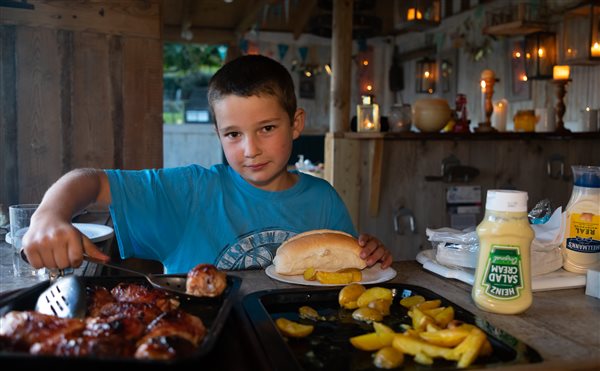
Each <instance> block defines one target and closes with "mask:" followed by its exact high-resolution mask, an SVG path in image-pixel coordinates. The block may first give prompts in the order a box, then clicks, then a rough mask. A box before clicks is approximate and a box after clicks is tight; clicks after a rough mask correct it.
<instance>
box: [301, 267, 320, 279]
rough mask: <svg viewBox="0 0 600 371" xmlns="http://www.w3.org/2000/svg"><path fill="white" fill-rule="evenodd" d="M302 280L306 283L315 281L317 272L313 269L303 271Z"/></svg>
mask: <svg viewBox="0 0 600 371" xmlns="http://www.w3.org/2000/svg"><path fill="white" fill-rule="evenodd" d="M303 276H304V279H305V280H307V281H315V280H316V279H317V271H316V270H315V268H312V267H311V268H307V269H306V270H305V271H304V274H303Z"/></svg>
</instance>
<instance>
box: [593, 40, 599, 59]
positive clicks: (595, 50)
mask: <svg viewBox="0 0 600 371" xmlns="http://www.w3.org/2000/svg"><path fill="white" fill-rule="evenodd" d="M591 49H592V50H591V52H592V57H600V43H598V42H597V41H596V42H595V43H594V45H592V48H591Z"/></svg>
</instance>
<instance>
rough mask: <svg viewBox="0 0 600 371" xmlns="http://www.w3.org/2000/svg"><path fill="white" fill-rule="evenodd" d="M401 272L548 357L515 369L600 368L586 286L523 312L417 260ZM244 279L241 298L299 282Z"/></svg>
mask: <svg viewBox="0 0 600 371" xmlns="http://www.w3.org/2000/svg"><path fill="white" fill-rule="evenodd" d="M393 266H394V268H395V269H396V271H397V272H398V275H397V276H396V277H395V278H394V279H393V280H392V281H391V282H392V283H404V284H411V285H416V286H422V287H424V288H427V289H429V290H431V291H433V292H435V293H437V294H439V295H441V296H443V297H445V298H446V299H448V300H449V301H451V302H453V303H455V304H457V305H459V306H461V307H463V308H464V309H466V310H468V311H470V312H472V313H473V314H475V315H476V316H479V317H481V318H483V319H485V320H487V321H488V322H490V323H491V324H492V325H494V326H495V327H498V328H500V329H502V330H504V331H506V332H507V333H509V334H511V335H513V336H514V337H516V338H517V339H519V340H521V341H523V342H525V343H526V344H528V345H529V346H531V347H532V348H534V349H535V350H537V351H538V352H539V353H540V355H541V356H542V358H543V359H544V361H543V362H542V363H538V364H524V365H521V366H512V367H506V368H507V369H510V370H518V369H527V370H530V369H539V370H550V369H552V370H554V369H556V370H565V369H577V370H583V369H596V370H597V369H599V368H600V299H597V298H593V297H591V296H587V295H585V290H584V289H583V288H579V289H568V290H557V291H544V292H535V293H534V294H533V305H532V306H531V308H529V309H528V310H527V311H526V312H525V313H523V314H519V315H499V314H493V313H488V312H484V311H481V310H479V309H477V308H476V307H475V305H474V304H473V301H472V300H471V286H469V285H467V284H465V283H462V282H459V281H456V280H450V279H446V278H443V277H440V276H437V275H435V274H432V273H430V272H428V271H425V270H423V269H422V267H421V265H420V264H418V263H417V262H414V261H405V262H395V263H394V265H393ZM232 274H234V275H236V276H238V277H241V278H242V280H243V281H242V287H241V291H240V294H241V295H240V297H241V296H243V295H246V294H249V293H252V292H256V291H262V290H268V289H284V288H292V287H295V288H297V287H299V286H297V285H290V284H285V283H281V282H278V281H275V280H272V279H271V278H269V277H267V276H266V275H265V273H264V272H263V271H243V272H234V273H232Z"/></svg>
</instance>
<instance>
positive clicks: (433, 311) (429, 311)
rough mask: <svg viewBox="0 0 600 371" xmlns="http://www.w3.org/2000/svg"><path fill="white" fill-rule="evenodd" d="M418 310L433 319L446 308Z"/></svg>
mask: <svg viewBox="0 0 600 371" xmlns="http://www.w3.org/2000/svg"><path fill="white" fill-rule="evenodd" d="M419 309H421V311H423V313H425V314H427V315H428V316H431V317H435V316H436V315H437V314H438V313H440V312H441V311H443V310H444V309H446V307H437V308H433V309H422V308H419Z"/></svg>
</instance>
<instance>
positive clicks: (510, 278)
mask: <svg viewBox="0 0 600 371" xmlns="http://www.w3.org/2000/svg"><path fill="white" fill-rule="evenodd" d="M481 286H482V287H484V289H485V293H486V294H487V295H488V296H491V297H493V298H496V299H499V300H513V299H516V298H518V297H520V296H521V290H523V268H522V264H521V251H520V248H519V246H513V245H492V246H491V249H490V254H489V256H488V259H487V262H486V265H485V271H484V274H483V277H482V282H481Z"/></svg>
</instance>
